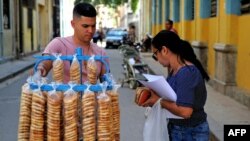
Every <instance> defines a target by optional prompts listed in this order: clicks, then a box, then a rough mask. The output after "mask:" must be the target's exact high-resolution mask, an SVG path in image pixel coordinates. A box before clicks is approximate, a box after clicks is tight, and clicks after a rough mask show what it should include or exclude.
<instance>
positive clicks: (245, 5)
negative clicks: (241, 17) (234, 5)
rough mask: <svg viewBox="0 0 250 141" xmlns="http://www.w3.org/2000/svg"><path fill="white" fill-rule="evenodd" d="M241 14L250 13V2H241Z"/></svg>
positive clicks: (249, 0) (247, 0) (248, 0)
mask: <svg viewBox="0 0 250 141" xmlns="http://www.w3.org/2000/svg"><path fill="white" fill-rule="evenodd" d="M240 12H241V14H249V13H250V0H241V7H240Z"/></svg>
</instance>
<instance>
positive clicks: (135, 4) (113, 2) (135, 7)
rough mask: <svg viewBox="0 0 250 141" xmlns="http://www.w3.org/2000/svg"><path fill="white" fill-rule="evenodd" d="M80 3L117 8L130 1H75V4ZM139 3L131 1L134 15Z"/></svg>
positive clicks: (137, 0)
mask: <svg viewBox="0 0 250 141" xmlns="http://www.w3.org/2000/svg"><path fill="white" fill-rule="evenodd" d="M80 2H88V3H91V4H93V5H98V4H104V5H107V6H109V7H111V8H116V7H117V6H119V5H122V4H124V3H126V2H128V0H75V2H74V4H75V5H76V4H77V3H80ZM138 2H139V0H131V8H132V11H133V13H134V12H135V11H136V9H137V5H138Z"/></svg>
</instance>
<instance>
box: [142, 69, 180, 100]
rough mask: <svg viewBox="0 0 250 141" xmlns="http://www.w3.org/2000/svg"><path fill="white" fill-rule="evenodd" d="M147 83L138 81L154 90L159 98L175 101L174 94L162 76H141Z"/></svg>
mask: <svg viewBox="0 0 250 141" xmlns="http://www.w3.org/2000/svg"><path fill="white" fill-rule="evenodd" d="M143 76H144V77H145V78H146V79H147V80H148V81H142V80H139V81H140V83H142V84H143V85H144V86H146V87H148V88H150V89H152V90H154V91H155V92H156V93H157V94H159V96H160V97H162V98H164V99H168V100H171V101H176V99H177V97H176V93H175V92H174V90H173V89H172V88H171V87H170V85H169V84H168V82H167V81H166V79H165V78H164V77H163V76H159V75H149V74H143Z"/></svg>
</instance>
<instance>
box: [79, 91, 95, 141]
mask: <svg viewBox="0 0 250 141" xmlns="http://www.w3.org/2000/svg"><path fill="white" fill-rule="evenodd" d="M95 108H96V99H95V93H94V92H91V91H88V92H85V93H84V95H83V96H82V131H83V140H84V141H95V140H96V116H95Z"/></svg>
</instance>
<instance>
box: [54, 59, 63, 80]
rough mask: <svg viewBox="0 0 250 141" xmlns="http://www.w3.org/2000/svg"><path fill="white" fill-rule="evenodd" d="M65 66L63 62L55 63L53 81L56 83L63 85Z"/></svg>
mask: <svg viewBox="0 0 250 141" xmlns="http://www.w3.org/2000/svg"><path fill="white" fill-rule="evenodd" d="M63 66H64V64H63V61H62V60H55V61H54V62H53V68H52V72H53V75H52V76H53V79H54V81H55V82H58V83H62V82H63V75H64V67H63Z"/></svg>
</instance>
